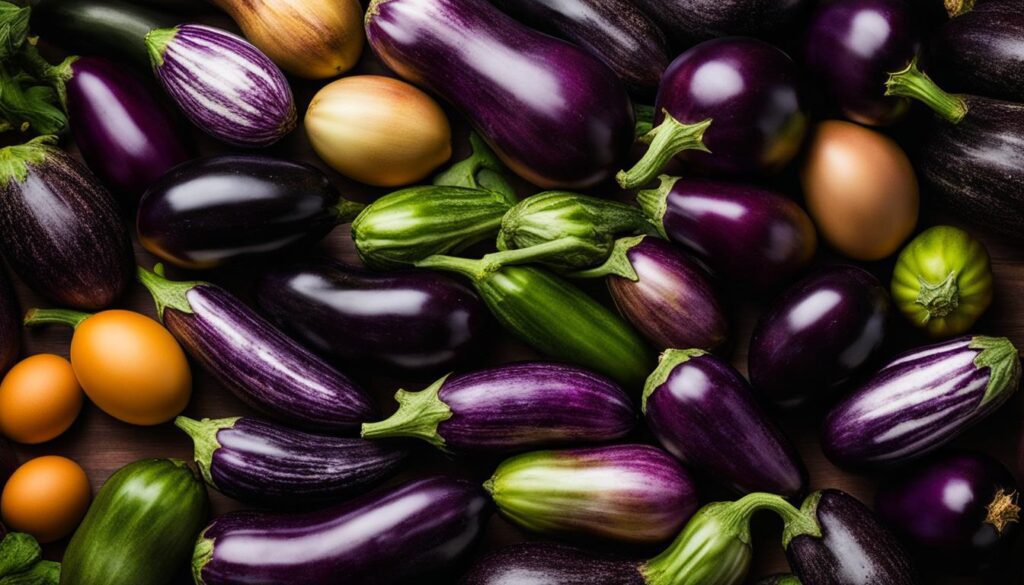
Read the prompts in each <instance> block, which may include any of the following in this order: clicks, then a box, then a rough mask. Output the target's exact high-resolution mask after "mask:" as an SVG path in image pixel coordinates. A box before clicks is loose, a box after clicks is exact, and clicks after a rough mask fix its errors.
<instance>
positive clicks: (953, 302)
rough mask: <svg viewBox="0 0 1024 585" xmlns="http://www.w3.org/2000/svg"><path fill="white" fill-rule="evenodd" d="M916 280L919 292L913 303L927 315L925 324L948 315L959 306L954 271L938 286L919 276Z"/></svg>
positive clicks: (956, 280) (958, 293) (958, 292)
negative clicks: (919, 288)
mask: <svg viewBox="0 0 1024 585" xmlns="http://www.w3.org/2000/svg"><path fill="white" fill-rule="evenodd" d="M917 280H918V283H919V284H920V285H921V290H920V292H919V293H918V295H917V299H915V300H914V302H915V303H917V304H918V305H921V306H922V307H923V308H924V310H925V311H926V312H927V313H928V315H927V317H925V323H927V322H928V321H930V320H932V319H941V318H943V317H945V316H947V315H949V314H950V313H952V312H953V311H955V310H956V308H957V306H959V305H960V286H959V284H958V275H957V273H956V271H955V270H954V271H953V272H950V273H949V275H948V276H946V278H945V279H943V281H942V282H940V283H938V284H935V283H931V282H928V281H926V280H925V279H923V278H921V277H920V276H919V277H918V279H917Z"/></svg>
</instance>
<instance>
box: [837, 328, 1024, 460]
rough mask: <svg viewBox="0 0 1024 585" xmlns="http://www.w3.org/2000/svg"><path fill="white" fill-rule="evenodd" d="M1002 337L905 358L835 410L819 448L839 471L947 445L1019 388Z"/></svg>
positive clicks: (1013, 352)
mask: <svg viewBox="0 0 1024 585" xmlns="http://www.w3.org/2000/svg"><path fill="white" fill-rule="evenodd" d="M1020 375H1021V366H1020V358H1019V357H1018V355H1017V349H1016V348H1015V347H1014V346H1013V344H1012V343H1011V342H1010V340H1008V339H1006V338H1005V337H985V336H981V335H977V336H974V337H970V336H967V337H959V338H957V339H953V340H950V341H945V342H942V343H937V344H934V345H928V346H925V347H920V348H917V349H914V350H911V351H908V352H906V353H904V354H902V355H900V356H898V357H896V358H895V359H893V360H892V361H890V362H889V363H888V364H887V365H886V366H885V367H883V368H882V369H881V370H879V371H878V373H876V374H875V375H874V376H872V377H871V378H870V379H868V380H867V381H866V382H865V383H864V384H863V385H862V386H861V387H860V388H858V389H857V390H855V391H854V392H853V393H851V394H850V395H848V396H847V397H846V398H845V399H843V400H842V401H841V402H840V403H838V404H837V405H835V406H834V407H833V408H832V410H831V411H829V413H828V416H827V417H826V419H825V423H824V425H823V428H822V432H821V435H822V436H821V446H822V449H823V450H824V452H825V455H826V456H828V458H829V459H830V460H831V461H832V462H833V463H835V464H836V465H839V466H841V467H846V468H863V467H868V466H880V465H894V464H897V463H902V462H904V461H907V460H910V459H913V458H915V457H919V456H921V455H924V454H925V453H928V452H930V451H933V450H935V449H937V448H939V447H941V446H942V445H944V444H945V443H947V442H949V441H951V440H953V439H954V438H955V437H957V436H958V435H960V434H962V433H963V432H964V431H966V430H967V429H968V428H970V427H971V426H973V425H975V424H976V423H978V422H980V421H981V420H982V419H984V418H985V417H987V416H988V415H990V414H992V413H993V412H994V411H995V410H997V409H998V408H999V407H1000V406H1002V405H1003V403H1005V402H1006V401H1007V400H1008V399H1009V398H1010V396H1012V395H1013V393H1014V392H1016V391H1017V388H1018V387H1019V386H1020Z"/></svg>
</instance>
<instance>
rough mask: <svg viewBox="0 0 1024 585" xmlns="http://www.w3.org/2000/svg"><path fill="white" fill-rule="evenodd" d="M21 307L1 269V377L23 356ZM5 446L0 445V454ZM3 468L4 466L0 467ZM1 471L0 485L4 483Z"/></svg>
mask: <svg viewBox="0 0 1024 585" xmlns="http://www.w3.org/2000/svg"><path fill="white" fill-rule="evenodd" d="M21 327H22V325H21V307H20V306H19V305H18V297H17V296H16V295H15V294H14V288H13V287H12V286H11V282H10V280H9V279H8V277H7V271H6V270H4V269H3V268H0V377H2V376H3V375H4V374H6V373H7V370H9V369H10V368H11V366H13V365H14V363H15V362H16V361H18V356H19V355H21ZM2 451H3V445H0V452H2ZM0 468H2V465H0ZM4 479H5V478H4V477H3V472H2V471H0V483H2V482H3V481H4Z"/></svg>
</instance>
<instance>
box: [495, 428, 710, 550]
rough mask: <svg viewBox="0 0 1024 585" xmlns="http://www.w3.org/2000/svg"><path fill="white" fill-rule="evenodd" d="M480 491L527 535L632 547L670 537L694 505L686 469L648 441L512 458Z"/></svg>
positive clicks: (686, 518)
mask: <svg viewBox="0 0 1024 585" xmlns="http://www.w3.org/2000/svg"><path fill="white" fill-rule="evenodd" d="M484 488H485V489H486V490H487V491H488V492H489V493H490V494H491V497H492V498H493V499H494V503H495V504H497V506H498V510H499V511H501V513H502V514H503V515H504V516H505V517H506V518H508V519H509V520H511V521H512V522H515V523H516V524H518V525H519V526H522V527H523V528H525V529H527V530H530V531H532V532H537V533H541V534H555V535H561V536H576V537H596V538H601V539H606V540H614V541H619V542H626V543H636V544H655V543H659V542H663V541H665V540H667V539H669V538H671V537H672V536H673V535H674V534H676V533H678V532H679V529H680V528H682V526H683V524H684V523H685V522H686V521H687V520H689V519H690V516H692V515H693V513H694V511H696V509H697V487H696V484H695V483H694V481H693V479H692V478H691V477H690V474H689V473H687V472H686V470H685V469H683V467H682V466H681V465H679V462H678V461H676V460H675V459H673V458H672V456H670V455H669V454H668V453H665V452H664V451H662V450H661V449H658V448H655V447H651V446H649V445H614V446H609V447H594V448H585V449H565V450H561V451H534V452H531V453H524V454H522V455H516V456H515V457H511V458H509V459H506V460H505V461H503V462H502V463H501V465H499V466H498V468H497V469H496V470H495V472H494V475H492V476H491V478H490V479H489V480H487V482H485V483H484Z"/></svg>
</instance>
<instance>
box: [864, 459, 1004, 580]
mask: <svg viewBox="0 0 1024 585" xmlns="http://www.w3.org/2000/svg"><path fill="white" fill-rule="evenodd" d="M1018 496H1019V494H1018V488H1017V482H1016V481H1014V479H1013V475H1011V474H1010V471H1009V470H1008V469H1006V467H1005V466H1004V465H1003V464H1002V463H999V462H998V461H996V460H995V459H993V458H992V457H991V456H989V455H986V454H984V453H976V452H951V453H946V454H944V455H940V456H939V457H937V458H935V459H933V460H931V461H928V462H926V463H923V464H921V465H917V466H915V467H914V468H911V469H908V470H905V471H903V472H901V473H900V474H899V476H897V477H896V478H895V479H891V480H889V481H887V482H886V483H885V484H883V485H882V487H881V488H880V489H879V491H878V494H877V495H876V496H875V510H877V511H878V516H879V518H881V520H882V522H884V523H885V524H887V525H888V526H889V528H891V529H892V531H893V532H895V533H896V534H897V535H898V536H900V537H902V539H903V541H904V542H907V543H909V544H910V545H911V546H912V547H913V548H915V549H917V550H918V551H919V552H923V553H924V555H926V556H927V558H928V560H929V562H934V563H937V564H938V565H939V566H943V567H953V568H954V569H955V570H956V571H958V572H966V573H975V572H977V571H979V570H986V569H989V568H993V567H995V566H998V565H999V564H1001V563H1002V562H1003V561H1005V560H1006V558H1007V555H1008V554H1010V552H1011V551H1010V547H1011V546H1012V544H1013V542H1014V539H1016V538H1017V533H1018V532H1019V522H1020V511H1021V510H1020V505H1019V497H1018Z"/></svg>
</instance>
